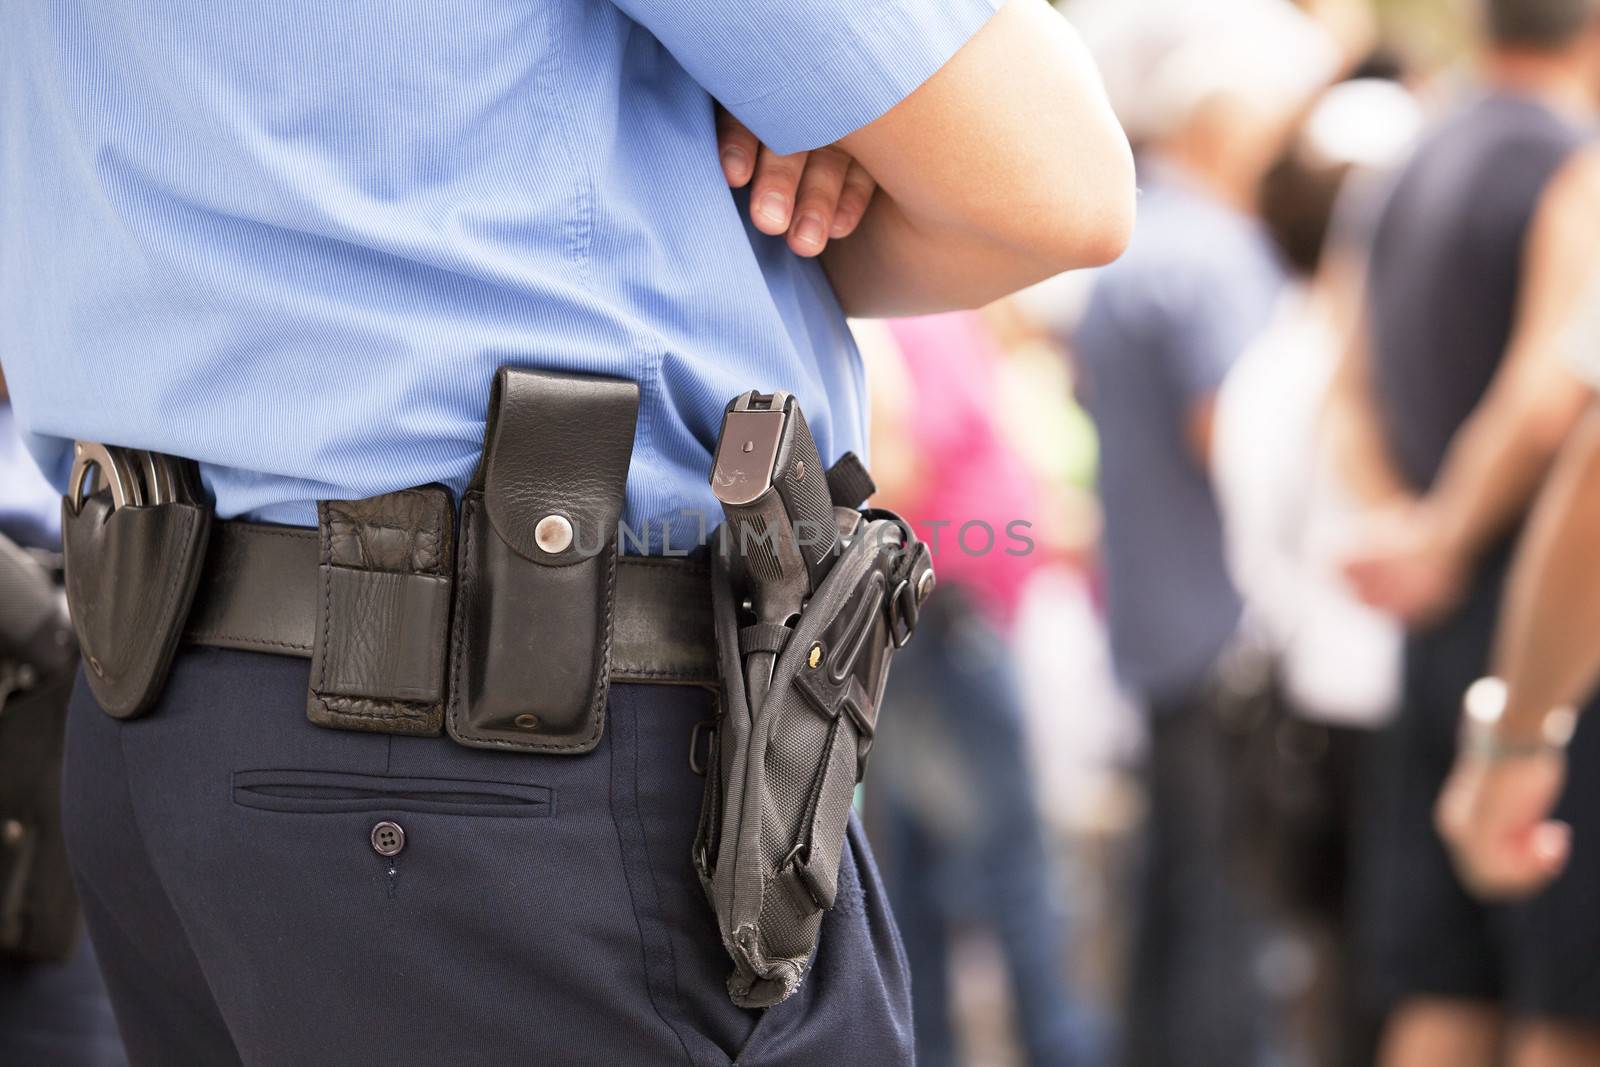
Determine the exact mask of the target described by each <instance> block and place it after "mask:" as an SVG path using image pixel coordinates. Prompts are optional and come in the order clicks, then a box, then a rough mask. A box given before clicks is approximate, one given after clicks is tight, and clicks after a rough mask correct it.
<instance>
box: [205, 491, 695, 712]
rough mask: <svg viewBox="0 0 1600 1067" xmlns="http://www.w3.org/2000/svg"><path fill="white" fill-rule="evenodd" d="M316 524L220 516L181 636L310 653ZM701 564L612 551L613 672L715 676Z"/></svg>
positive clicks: (678, 680)
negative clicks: (266, 522) (232, 519)
mask: <svg viewBox="0 0 1600 1067" xmlns="http://www.w3.org/2000/svg"><path fill="white" fill-rule="evenodd" d="M318 563H319V552H318V540H317V531H316V530H313V529H303V528H300V527H295V526H268V525H262V524H258V523H248V522H220V523H217V524H216V526H215V528H214V529H213V531H212V534H211V544H210V549H209V552H208V553H207V557H206V566H205V571H204V573H203V574H202V575H201V578H200V586H199V589H198V590H197V591H196V594H195V604H194V609H193V611H192V612H191V614H190V616H189V625H188V629H187V631H186V632H185V634H184V639H185V640H186V641H188V642H190V643H192V644H197V645H210V646H212V647H216V648H233V649H241V650H243V651H247V652H267V653H271V654H274V655H279V656H301V657H305V658H307V659H309V658H311V654H312V651H313V649H314V645H315V641H316V616H317V604H318ZM709 583H710V577H709V570H708V567H707V566H706V565H705V564H704V563H702V562H700V561H698V560H688V559H683V558H677V557H659V556H623V557H621V558H620V559H618V560H617V590H616V602H615V606H614V612H615V614H614V616H613V620H612V627H613V631H612V639H611V640H612V644H611V671H610V677H611V680H612V681H613V682H646V683H655V684H684V685H716V684H717V663H716V647H715V638H714V636H713V634H712V627H711V592H710V584H709Z"/></svg>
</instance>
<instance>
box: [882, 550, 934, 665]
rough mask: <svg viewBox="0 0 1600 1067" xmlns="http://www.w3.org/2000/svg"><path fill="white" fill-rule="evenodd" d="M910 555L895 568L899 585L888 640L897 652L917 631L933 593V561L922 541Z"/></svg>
mask: <svg viewBox="0 0 1600 1067" xmlns="http://www.w3.org/2000/svg"><path fill="white" fill-rule="evenodd" d="M912 543H913V544H915V545H916V547H915V548H914V549H912V550H911V551H909V552H907V553H906V554H905V556H904V558H903V559H902V561H901V563H900V566H898V567H896V568H895V571H896V574H897V576H898V579H899V580H898V581H896V582H895V585H894V590H893V592H891V593H890V594H889V605H888V606H889V639H890V640H891V641H893V642H894V647H895V648H904V647H906V645H907V644H908V643H909V642H910V641H911V635H912V634H913V633H915V632H916V629H917V616H918V614H919V613H920V612H921V610H922V605H923V602H924V601H926V600H927V599H928V594H930V593H932V592H933V586H934V576H933V557H932V555H931V554H930V553H929V551H928V546H927V544H926V543H925V542H922V541H915V540H913V541H912Z"/></svg>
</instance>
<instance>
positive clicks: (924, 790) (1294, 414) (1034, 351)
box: [0, 0, 1600, 1067]
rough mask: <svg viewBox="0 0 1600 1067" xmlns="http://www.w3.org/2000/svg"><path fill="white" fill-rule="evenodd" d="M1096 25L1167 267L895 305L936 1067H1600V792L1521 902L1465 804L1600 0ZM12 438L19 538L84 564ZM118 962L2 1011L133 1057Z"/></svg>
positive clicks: (1565, 322) (908, 749)
mask: <svg viewBox="0 0 1600 1067" xmlns="http://www.w3.org/2000/svg"><path fill="white" fill-rule="evenodd" d="M1061 6H1062V7H1063V9H1064V11H1065V13H1066V14H1067V16H1068V17H1069V18H1071V19H1073V20H1074V21H1075V22H1076V23H1077V24H1078V25H1079V28H1080V29H1081V30H1082V32H1083V34H1084V37H1085V39H1086V40H1087V41H1088V42H1089V44H1090V46H1091V48H1092V49H1093V50H1094V52H1095V54H1096V58H1097V60H1098V62H1099V63H1100V65H1101V69H1102V71H1103V72H1104V74H1105V77H1106V81H1107V85H1108V88H1109V89H1110V91H1111V94H1112V97H1113V101H1114V103H1115V104H1116V106H1117V109H1118V112H1119V115H1120V117H1121V119H1122V120H1123V122H1124V124H1125V126H1126V128H1127V130H1128V132H1129V134H1130V137H1131V138H1132V139H1133V140H1134V142H1135V145H1136V151H1137V158H1138V172H1139V187H1140V191H1141V193H1140V205H1139V220H1138V223H1137V229H1136V232H1135V235H1134V238H1133V243H1132V245H1131V247H1130V249H1129V251H1128V252H1127V254H1126V255H1125V256H1123V257H1122V259H1121V260H1120V261H1118V262H1117V263H1115V264H1113V265H1112V266H1110V267H1108V268H1104V269H1102V270H1100V271H1095V272H1091V273H1089V274H1087V275H1084V276H1069V277H1065V278H1062V279H1058V280H1056V281H1054V282H1050V283H1046V284H1045V285H1043V286H1039V287H1037V288H1035V289H1033V290H1030V291H1027V292H1025V293H1023V294H1020V295H1018V296H1017V297H1014V298H1011V299H1009V300H1007V301H1004V302H1002V303H1001V304H998V305H995V306H992V307H989V308H986V309H984V310H983V311H980V312H971V313H962V314H954V315H943V316H936V317H932V318H925V319H915V320H904V321H898V322H890V323H887V324H882V323H879V324H861V325H860V326H859V327H858V339H859V341H860V345H861V348H862V351H863V355H864V358H865V360H866V363H867V367H868V372H869V378H870V380H871V382H872V395H873V411H872V423H873V445H872V452H873V470H874V473H875V475H876V477H877V479H878V482H879V487H880V491H881V496H880V499H881V501H882V502H883V503H884V505H885V506H889V507H893V508H895V509H896V510H899V511H901V512H902V513H903V514H906V515H908V516H911V517H913V519H914V523H915V525H916V526H917V528H918V531H919V533H921V534H922V536H923V537H924V538H925V539H926V540H928V541H929V542H930V543H931V544H932V545H933V546H934V551H935V554H936V565H937V569H938V572H939V575H940V594H939V595H938V596H937V597H936V598H935V599H934V601H933V602H932V604H931V606H930V608H929V609H928V610H927V612H925V615H924V618H923V620H922V623H921V626H920V629H919V635H918V639H917V640H916V641H915V642H914V643H913V644H912V645H911V646H909V647H908V648H907V649H906V650H905V652H904V653H903V655H904V657H905V659H903V660H902V661H901V662H902V663H903V664H904V666H903V667H902V668H901V669H900V670H898V671H897V674H896V680H895V684H894V686H893V687H892V688H891V691H890V694H889V698H888V704H887V706H886V708H885V710H884V711H883V713H882V716H881V723H882V726H881V737H880V739H879V741H878V743H877V744H876V746H875V748H874V757H873V759H874V765H873V772H872V775H871V777H870V778H869V779H868V781H867V785H866V788H865V790H864V793H863V797H862V804H863V809H864V811H865V813H866V816H867V825H868V829H869V833H870V834H871V836H872V837H873V839H874V843H875V846H876V847H877V849H878V850H879V857H880V862H881V865H882V867H883V871H884V875H885V881H886V884H887V886H888V889H889V892H890V896H891V900H892V904H893V908H894V911H895V914H896V916H897V919H898V921H899V923H900V926H901V930H902V934H903V936H904V940H905V946H906V952H907V957H908V962H909V964H910V968H911V973H912V976H913V986H914V992H915V999H916V1005H915V1007H916V1016H915V1017H916V1028H917V1032H916V1038H917V1046H918V1061H919V1063H921V1064H923V1065H924V1067H942V1065H947V1064H952V1065H953V1064H958V1063H964V1064H971V1065H973V1067H999V1065H1005V1064H1021V1063H1030V1064H1040V1065H1052V1067H1055V1065H1066V1064H1073V1065H1098V1064H1107V1065H1112V1064H1120V1065H1126V1067H1365V1065H1371V1064H1378V1065H1381V1067H1479V1065H1481V1067H1494V1065H1496V1064H1506V1065H1508V1067H1544V1065H1549V1067H1566V1065H1573V1067H1579V1065H1583V1064H1600V792H1596V790H1600V785H1596V784H1594V783H1592V782H1589V783H1585V782H1584V781H1582V780H1581V779H1582V775H1581V772H1580V773H1578V774H1575V775H1574V776H1573V780H1572V782H1571V783H1570V786H1569V789H1568V792H1567V795H1566V797H1565V799H1564V800H1563V802H1562V803H1563V805H1564V811H1565V813H1566V817H1567V818H1568V819H1569V821H1570V822H1571V824H1572V831H1571V832H1572V834H1573V840H1572V843H1571V851H1572V857H1573V858H1572V862H1571V863H1570V865H1569V866H1568V867H1567V869H1566V870H1565V871H1564V872H1563V873H1561V874H1560V875H1559V877H1556V878H1554V880H1553V881H1552V882H1551V883H1550V884H1549V885H1548V886H1545V887H1543V888H1541V889H1539V891H1538V892H1537V893H1535V894H1534V895H1533V896H1531V897H1528V898H1526V899H1524V900H1522V901H1520V902H1518V903H1515V904H1485V903H1482V902H1481V901H1480V900H1479V898H1478V897H1476V896H1474V895H1473V894H1472V893H1471V892H1469V891H1468V889H1467V888H1466V887H1465V886H1464V885H1463V883H1462V881H1461V879H1460V876H1459V875H1458V874H1457V872H1456V869H1455V867H1453V866H1452V863H1451V858H1450V855H1449V853H1448V851H1447V849H1446V847H1445V845H1444V843H1443V842H1442V841H1441V840H1440V838H1439V835H1438V831H1437V830H1436V828H1435V802H1436V799H1437V797H1438V796H1439V794H1440V791H1441V789H1442V788H1443V787H1444V785H1445V782H1446V779H1447V777H1448V776H1449V774H1450V772H1451V768H1452V766H1453V764H1454V761H1455V759H1456V750H1457V729H1458V722H1459V717H1460V709H1461V705H1462V700H1463V696H1464V694H1465V693H1466V691H1467V689H1468V687H1469V686H1470V685H1471V683H1472V682H1473V680H1474V679H1476V678H1479V677H1480V676H1483V675H1486V674H1488V673H1490V671H1491V668H1492V666H1493V656H1492V644H1493V642H1494V640H1495V635H1496V632H1497V628H1498V627H1499V626H1500V625H1501V624H1502V622H1503V618H1502V616H1503V613H1502V610H1501V603H1502V596H1501V593H1502V587H1503V586H1504V585H1505V583H1506V577H1507V574H1508V572H1509V570H1510V568H1511V566H1512V559H1513V554H1514V551H1515V545H1516V542H1517V535H1518V532H1519V530H1520V529H1521V527H1522V526H1523V518H1524V516H1525V515H1526V514H1527V512H1528V511H1529V509H1530V508H1531V507H1532V506H1533V502H1534V500H1535V498H1536V497H1537V496H1538V494H1539V492H1540V489H1541V487H1542V485H1543V483H1544V482H1545V481H1546V480H1547V478H1548V477H1549V475H1548V472H1549V471H1550V469H1551V466H1552V463H1553V462H1554V460H1555V457H1556V456H1557V454H1558V453H1559V452H1560V451H1561V450H1562V449H1563V447H1564V446H1565V445H1567V444H1568V443H1569V442H1570V440H1571V439H1572V437H1573V436H1574V435H1575V434H1576V433H1578V432H1579V429H1580V425H1581V420H1582V417H1583V415H1584V413H1585V411H1586V409H1587V408H1588V407H1589V405H1590V403H1591V402H1592V399H1593V396H1592V388H1593V387H1592V386H1591V385H1590V384H1589V383H1590V382H1591V381H1594V380H1596V375H1595V373H1594V371H1593V370H1590V369H1586V366H1585V361H1587V364H1589V365H1592V366H1593V367H1595V368H1597V369H1600V322H1595V321H1592V320H1593V319H1594V318H1595V315H1594V312H1593V306H1594V305H1595V303H1596V301H1595V299H1594V296H1593V294H1594V293H1595V292H1600V242H1597V241H1596V240H1595V238H1596V237H1600V232H1596V231H1600V156H1597V157H1593V158H1591V156H1592V150H1591V149H1590V147H1589V143H1590V141H1591V139H1592V128H1593V125H1594V120H1595V118H1596V115H1597V114H1600V26H1597V22H1596V19H1597V10H1596V9H1597V8H1600V5H1596V4H1592V3H1589V2H1587V0H1481V2H1479V3H1477V4H1475V5H1458V6H1456V7H1450V8H1444V9H1442V10H1441V13H1440V15H1439V16H1438V17H1436V18H1434V19H1431V20H1430V19H1419V18H1418V17H1417V11H1416V9H1415V5H1412V6H1411V7H1410V8H1406V9H1403V10H1400V11H1399V16H1398V17H1396V15H1395V13H1394V12H1393V11H1390V10H1389V8H1388V6H1385V5H1374V4H1372V3H1370V2H1368V0H1305V2H1302V3H1299V4H1296V3H1292V2H1291V0H1187V2H1186V0H1068V2H1066V3H1064V4H1062V5H1061ZM1586 317H1587V321H1586ZM3 413H4V408H3V406H0V415H3ZM8 435H9V426H8V424H7V423H6V422H5V421H4V420H3V419H0V439H4V438H8ZM11 447H12V446H11V445H10V444H8V443H6V440H0V498H3V507H0V528H3V529H5V530H6V532H7V533H8V534H9V535H10V536H11V537H12V539H13V540H15V541H17V542H19V543H22V544H25V545H30V546H33V547H34V548H36V549H38V550H44V549H46V548H47V547H48V546H49V543H50V540H51V537H52V530H51V526H50V522H51V520H50V518H49V516H50V515H51V513H52V512H53V509H54V503H53V500H54V497H53V494H52V493H51V492H50V491H49V490H48V488H46V487H44V486H43V483H42V482H39V481H37V480H35V479H34V478H33V476H32V473H31V468H28V467H27V465H26V461H25V460H24V459H23V458H22V455H21V452H20V450H15V454H14V455H13V454H12V453H11V452H8V451H6V449H10V448H11ZM1573 621H1574V624H1576V622H1577V620H1573ZM913 663H914V666H913V665H912V664H913ZM1597 730H1600V726H1595V725H1593V724H1589V725H1585V726H1580V728H1579V730H1578V736H1577V737H1576V738H1575V739H1574V740H1573V745H1574V748H1573V752H1574V757H1573V760H1574V765H1575V766H1579V765H1581V763H1582V761H1583V759H1584V753H1585V752H1587V750H1588V748H1589V747H1595V746H1600V739H1595V740H1592V741H1591V740H1590V739H1589V738H1590V735H1591V734H1593V733H1594V732H1595V731H1597ZM1597 755H1600V754H1597ZM1590 762H1591V763H1592V762H1593V761H1592V760H1590ZM1552 873H1553V872H1552ZM9 966H10V965H8V967H9ZM92 975H93V972H92V965H91V964H90V963H89V962H88V961H87V960H86V959H85V958H80V959H78V960H76V961H75V962H73V963H71V964H67V965H53V966H52V968H50V969H41V968H38V967H32V966H30V967H28V968H22V967H12V968H11V969H8V970H0V1028H4V1027H10V1028H12V1029H11V1032H13V1033H23V1032H24V1031H29V1032H31V1034H32V1036H31V1037H29V1038H28V1040H30V1041H33V1042H35V1044H34V1045H30V1046H29V1048H30V1049H35V1050H38V1055H39V1056H41V1057H54V1056H57V1055H58V1054H59V1055H60V1056H66V1055H67V1053H66V1052H64V1051H62V1052H59V1053H58V1052H55V1051H51V1050H52V1049H54V1048H55V1046H53V1045H52V1044H51V1042H52V1041H54V1040H56V1039H57V1037H59V1034H57V1033H56V1032H55V1031H54V1030H53V1029H52V1028H53V1027H56V1026H57V1023H56V1022H54V1020H55V1019H57V1018H58V1015H60V1012H58V1011H57V1009H59V1008H60V1006H61V1005H63V1004H65V1005H68V1006H69V1009H68V1010H67V1011H66V1015H68V1016H70V1017H71V1018H73V1019H76V1020H79V1021H80V1022H81V1021H82V1020H86V1019H87V1020H90V1021H92V1022H93V1023H94V1024H95V1025H94V1027H93V1029H94V1030H95V1033H94V1035H92V1037H91V1038H89V1039H88V1040H89V1042H90V1044H91V1045H92V1046H93V1047H94V1049H96V1050H97V1052H96V1055H98V1056H99V1057H100V1058H99V1059H95V1060H93V1062H104V1063H113V1062H116V1052H115V1049H114V1041H113V1039H112V1037H111V1034H110V1022H109V1016H108V1015H107V1014H106V1013H105V1011H104V1008H103V1005H100V1006H98V1007H97V1006H95V1005H96V1004H97V1003H98V1002H97V1001H96V999H95V996H94V993H93V978H92ZM41 1004H42V1005H44V1007H40V1005H41ZM8 1020H9V1021H8ZM30 1028H31V1031H30ZM61 1028H62V1029H71V1026H69V1025H67V1024H61ZM18 1047H20V1046H18ZM4 1059H5V1057H4V1056H0V1061H3V1060H4ZM39 1062H46V1059H40V1060H39ZM57 1062H68V1060H67V1059H61V1060H58V1061H57ZM71 1062H80V1061H79V1060H71ZM84 1062H87V1061H84Z"/></svg>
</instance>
